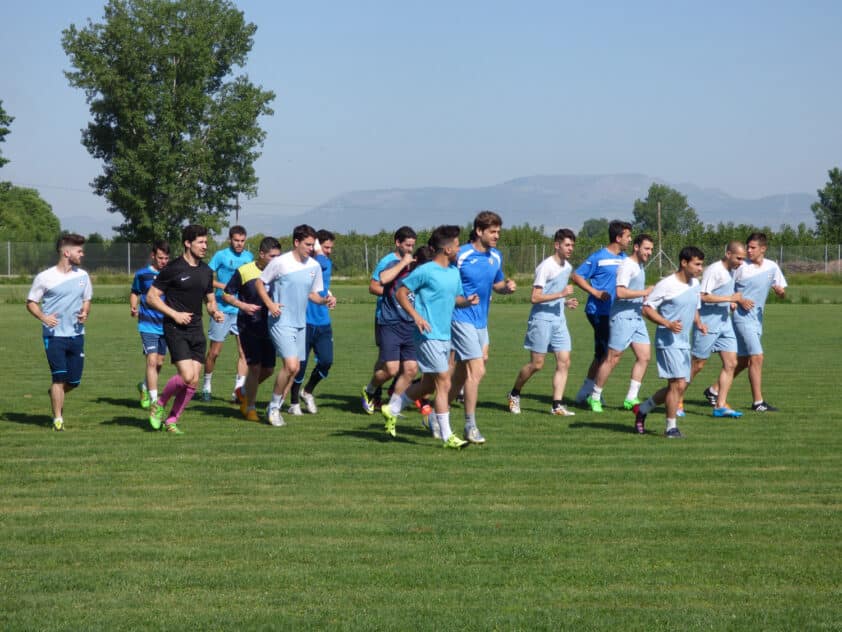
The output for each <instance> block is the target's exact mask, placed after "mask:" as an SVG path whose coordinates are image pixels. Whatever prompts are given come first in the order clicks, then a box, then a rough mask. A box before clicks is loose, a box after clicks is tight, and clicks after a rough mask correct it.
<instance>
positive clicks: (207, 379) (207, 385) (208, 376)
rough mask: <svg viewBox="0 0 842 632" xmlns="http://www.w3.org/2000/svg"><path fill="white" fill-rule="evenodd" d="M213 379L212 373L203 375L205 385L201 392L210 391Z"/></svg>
mask: <svg viewBox="0 0 842 632" xmlns="http://www.w3.org/2000/svg"><path fill="white" fill-rule="evenodd" d="M212 379H213V373H205V385H204V386H203V387H202V390H203V391H209V390H211V380H212Z"/></svg>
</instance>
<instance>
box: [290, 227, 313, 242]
mask: <svg viewBox="0 0 842 632" xmlns="http://www.w3.org/2000/svg"><path fill="white" fill-rule="evenodd" d="M308 237H312V238H313V239H315V238H316V229H315V228H313V227H312V226H310V225H309V224H299V225H298V226H296V227H295V228H293V229H292V241H293V242H296V241H304V240H305V239H307V238H308Z"/></svg>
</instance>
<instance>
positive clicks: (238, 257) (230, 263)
mask: <svg viewBox="0 0 842 632" xmlns="http://www.w3.org/2000/svg"><path fill="white" fill-rule="evenodd" d="M251 261H254V255H252V254H251V253H250V252H249V251H248V250H243V251H242V252H241V253H239V254H237V253H236V252H234V249H233V248H231V247H230V246H229V247H228V248H225V249H224V250H220V251H218V252H217V253H216V254H215V255H214V256H213V257H211V260H210V261H209V262H208V267H209V268H210V269H211V270H213V271H214V272H216V280H217V281H219V282H220V283H222V284H226V283H228V281H230V280H231V277H232V276H234V273H235V272H236V271H237V270H238V269H239V268H240V267H241V266H243V265H245V264H247V263H249V262H251ZM216 304H217V306H218V307H219V309H220V311H222V312H223V313H225V314H236V313H237V308H236V307H234V306H233V305H229V304H228V303H226V302H225V301H223V300H222V290H220V289H217V290H216Z"/></svg>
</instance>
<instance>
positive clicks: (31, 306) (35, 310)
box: [26, 301, 58, 329]
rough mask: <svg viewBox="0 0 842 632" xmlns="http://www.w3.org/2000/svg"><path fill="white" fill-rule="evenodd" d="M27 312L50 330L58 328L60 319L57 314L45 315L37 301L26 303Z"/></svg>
mask: <svg viewBox="0 0 842 632" xmlns="http://www.w3.org/2000/svg"><path fill="white" fill-rule="evenodd" d="M26 310H27V311H28V312H29V313H30V314H32V315H33V316H35V318H37V319H38V320H40V321H41V322H42V323H44V324H45V325H46V326H47V327H49V328H50V329H52V328H54V327H57V326H58V317H57V316H56V314H45V313H44V312H42V311H41V305H39V304H38V302H37V301H26Z"/></svg>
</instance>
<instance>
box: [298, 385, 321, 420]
mask: <svg viewBox="0 0 842 632" xmlns="http://www.w3.org/2000/svg"><path fill="white" fill-rule="evenodd" d="M301 399H302V400H303V401H304V408H306V409H307V412H308V413H310V414H311V415H315V414H316V413H317V412H319V409H318V407H317V406H316V398H315V397H313V394H312V393H308V392H307V391H305V390H303V389H302V391H301Z"/></svg>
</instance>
